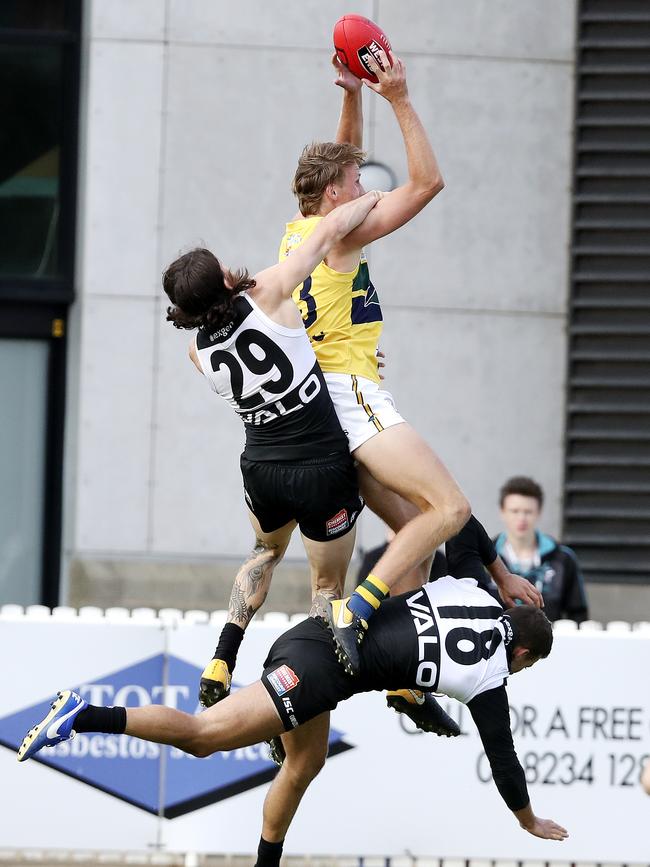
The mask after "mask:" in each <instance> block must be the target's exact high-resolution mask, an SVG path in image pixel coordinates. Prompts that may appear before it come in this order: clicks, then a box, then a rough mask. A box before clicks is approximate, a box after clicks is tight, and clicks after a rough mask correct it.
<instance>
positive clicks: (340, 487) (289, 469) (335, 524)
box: [240, 452, 364, 542]
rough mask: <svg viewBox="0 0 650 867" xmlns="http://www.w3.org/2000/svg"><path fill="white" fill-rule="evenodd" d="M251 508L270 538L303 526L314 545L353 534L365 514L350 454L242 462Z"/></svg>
mask: <svg viewBox="0 0 650 867" xmlns="http://www.w3.org/2000/svg"><path fill="white" fill-rule="evenodd" d="M240 464H241V473H242V478H243V480H244V496H245V498H246V503H247V505H248V507H249V509H250V510H251V512H252V513H253V514H254V515H255V517H256V518H257V520H258V521H259V522H260V527H261V528H262V530H264V532H265V533H272V532H273V531H274V530H279V529H280V527H284V525H285V524H288V523H289V521H292V520H295V521H297V522H298V526H299V527H300V531H301V533H303V535H305V536H306V537H307V538H308V539H311V540H312V541H314V542H329V541H330V540H331V539H338V538H339V537H340V536H344V535H345V534H346V533H348V532H349V531H350V530H351V529H352V527H354V525H355V523H356V520H357V518H358V517H359V515H360V514H361V510H362V509H363V506H364V503H363V499H362V498H361V496H360V495H359V485H358V482H357V471H356V467H355V465H354V461H353V460H352V457H351V456H350V454H349V453H347V452H345V453H343V452H337V453H336V454H333V455H327V456H326V457H320V458H311V459H309V460H305V461H286V462H285V461H274V462H271V461H251V460H249V459H248V458H247V457H246V456H245V455H242V456H241V461H240Z"/></svg>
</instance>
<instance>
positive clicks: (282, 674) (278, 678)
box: [267, 665, 300, 712]
mask: <svg viewBox="0 0 650 867" xmlns="http://www.w3.org/2000/svg"><path fill="white" fill-rule="evenodd" d="M267 677H268V679H269V683H270V684H271V686H272V687H273V689H274V690H275V691H276V693H277V694H278V695H284V694H285V692H289V690H291V689H293V688H294V686H297V685H298V684H299V683H300V678H299V677H298V676H297V674H296V672H295V671H293V669H291V668H289V666H288V665H281V666H280V668H276V669H275V671H270V672H269V673H268V675H267ZM282 701H283V702H284V705H285V707H287V709H288V710H291V712H293V707H292V706H291V700H290V699H288V698H284V699H282ZM287 702H288V705H287Z"/></svg>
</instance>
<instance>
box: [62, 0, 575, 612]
mask: <svg viewBox="0 0 650 867" xmlns="http://www.w3.org/2000/svg"><path fill="white" fill-rule="evenodd" d="M280 8H281V12H280V11H279V10H280ZM406 11H408V14H405V12H406ZM346 12H358V13H360V14H363V15H367V16H368V17H372V18H374V19H375V20H376V21H378V23H379V24H380V25H382V26H383V27H384V29H385V30H386V32H387V33H388V35H389V38H390V39H391V41H392V44H393V47H394V50H395V52H396V53H397V54H398V55H400V56H402V57H403V58H404V60H405V61H406V64H407V68H408V76H409V87H410V92H411V96H412V99H413V102H414V104H415V105H416V107H417V108H418V110H419V112H420V114H421V116H422V119H423V121H424V123H425V125H426V128H427V130H428V131H429V132H430V135H431V139H432V141H433V143H434V147H435V149H436V152H437V154H438V157H439V161H440V164H441V167H442V170H443V174H444V176H445V179H446V182H447V188H446V189H445V190H444V191H443V193H442V194H441V195H440V196H439V197H438V198H437V199H436V200H435V201H434V202H433V203H432V204H431V205H430V206H429V208H428V209H427V210H426V211H425V212H423V213H422V214H421V215H420V216H419V217H418V218H417V219H416V220H415V221H413V223H412V224H410V225H409V226H408V227H406V228H404V229H403V230H401V231H400V232H398V233H396V234H395V235H394V236H393V237H391V238H388V239H384V240H382V241H380V242H379V243H377V244H375V245H374V247H373V248H372V249H371V251H370V259H371V269H372V273H373V278H374V282H375V284H376V286H377V288H378V290H379V293H380V297H381V300H382V304H383V307H384V312H385V318H386V330H385V339H384V341H383V348H384V350H385V351H386V353H387V355H388V374H387V380H386V385H387V387H388V388H389V389H390V390H391V391H392V392H393V394H394V396H395V398H396V400H397V402H398V406H399V407H400V409H401V411H402V413H403V414H404V415H405V417H406V418H407V419H408V420H409V421H411V422H412V423H413V424H414V425H415V427H416V428H417V429H418V430H419V431H420V432H421V433H422V434H423V435H424V436H425V437H426V439H427V440H428V441H429V442H430V443H431V444H432V445H433V446H434V448H435V449H436V450H437V451H438V452H439V453H440V454H441V456H442V457H443V458H444V460H445V461H446V462H447V463H448V465H449V467H450V468H451V470H452V471H453V472H454V473H455V475H456V476H457V477H458V479H459V481H460V482H461V483H462V485H463V487H464V489H465V490H466V492H467V494H468V496H469V497H470V499H471V501H472V503H473V505H474V508H475V511H476V513H477V514H478V515H479V516H481V517H482V518H483V520H484V521H485V523H486V524H487V526H488V528H489V529H490V530H494V531H496V530H497V529H498V523H497V511H496V503H495V499H496V491H497V489H498V486H499V485H500V483H501V482H502V481H503V479H504V478H505V477H507V476H508V475H511V474H513V473H530V474H533V475H534V476H535V477H536V478H537V479H538V480H539V481H540V482H541V483H542V485H543V486H544V488H545V489H546V493H547V501H548V505H547V508H546V516H545V523H544V527H545V529H547V530H548V531H550V532H557V531H558V530H559V522H560V487H561V474H562V461H563V420H564V416H563V412H564V376H565V349H566V340H565V317H566V308H567V299H566V296H567V285H568V284H567V268H568V251H567V246H568V238H569V217H570V199H569V188H570V167H571V125H572V99H573V92H572V88H573V84H572V75H573V45H574V15H575V8H574V2H573V0H545V2H544V3H543V4H541V3H539V2H538V0H411V2H409V4H408V5H405V4H403V3H401V2H399V0H378V2H345V3H343V2H339V0H336V2H329V3H327V4H323V3H319V2H317V0H308V2H306V0H285V2H283V3H282V5H281V7H280V6H278V5H276V4H269V3H265V2H262V0H249V2H243V3H226V2H224V0H168V2H167V3H161V2H159V0H111V2H110V3H108V2H103V0H94V2H89V3H88V6H87V15H86V30H87V40H86V49H87V51H86V72H85V81H84V121H83V127H84V128H83V148H82V155H81V169H82V185H81V195H80V235H79V238H80V243H79V267H78V287H77V288H78V297H79V300H78V302H77V305H76V309H75V310H74V311H73V316H72V320H71V328H72V343H73V346H72V358H73V360H74V362H73V364H72V365H71V373H70V376H71V381H70V395H71V399H70V404H69V413H68V431H67V436H68V449H67V459H66V482H67V488H66V515H65V522H66V569H65V575H64V586H65V587H66V588H67V589H66V590H65V591H64V592H65V593H68V592H69V593H71V594H72V595H73V596H75V594H77V593H78V590H79V585H78V584H77V586H76V589H75V587H74V586H72V587H71V586H70V585H69V583H68V581H69V577H68V576H69V567H70V564H71V563H72V564H74V569H73V572H74V575H76V576H78V575H82V576H84V575H85V576H86V578H87V577H88V575H89V574H91V573H92V574H94V575H95V576H97V575H102V574H105V573H104V572H102V570H103V569H104V568H107V569H109V571H110V570H115V569H117V570H118V571H119V569H120V563H123V562H124V563H126V561H128V564H129V565H128V573H129V575H131V576H132V580H133V581H135V582H137V581H138V569H137V564H138V563H140V564H141V566H142V569H141V574H142V577H143V580H149V577H147V576H151V575H152V569H154V573H153V574H155V564H156V563H157V562H162V563H179V564H187V563H190V562H191V563H203V564H204V565H207V564H210V563H213V562H215V561H217V560H220V561H227V560H228V559H229V558H234V559H236V558H239V557H240V556H241V555H242V554H244V553H245V552H246V551H247V550H248V547H249V544H250V538H249V537H250V532H249V529H248V525H247V520H246V517H245V511H244V508H243V501H242V496H241V493H240V482H239V475H238V455H239V452H240V450H241V444H242V441H243V435H242V430H241V429H240V425H239V422H238V421H237V419H236V418H235V417H234V415H233V414H232V413H231V412H230V411H229V410H228V408H227V407H226V405H225V404H222V403H221V402H220V401H219V400H218V399H216V398H215V397H214V395H213V394H212V393H211V392H210V391H209V389H208V388H207V386H206V385H205V383H204V382H203V381H202V380H201V377H200V376H198V375H197V374H196V372H195V371H194V369H193V368H192V367H191V365H190V363H189V362H188V360H187V358H186V345H187V343H188V335H187V334H185V333H179V332H177V331H175V330H174V329H173V328H172V327H171V325H169V324H168V323H166V322H165V321H164V307H165V299H164V297H163V295H162V292H161V289H160V274H161V272H162V270H163V268H164V266H165V265H166V264H168V263H169V261H171V260H172V259H173V258H174V257H175V256H176V255H177V254H178V253H179V251H182V250H183V249H186V248H187V247H189V246H193V245H196V244H198V243H204V244H206V245H207V246H209V247H211V248H212V249H214V250H215V251H216V252H217V254H218V255H220V256H221V257H222V258H223V259H224V260H225V261H226V262H227V263H229V264H232V265H238V264H242V263H244V264H246V265H247V266H248V267H249V268H251V269H252V270H253V271H255V270H256V269H259V268H260V267H263V266H265V265H267V264H270V263H271V262H272V261H273V260H274V257H275V255H276V250H277V245H278V242H279V238H280V236H281V234H282V230H283V225H284V221H285V220H286V219H289V218H290V217H291V215H292V214H293V213H294V211H295V206H294V203H293V200H292V197H291V194H290V188H289V187H290V179H291V176H292V174H293V169H294V166H295V162H296V159H297V156H298V154H299V152H300V150H301V148H302V146H303V145H304V144H305V143H306V142H307V141H309V140H311V139H318V138H320V139H327V138H332V137H333V135H334V131H335V127H336V120H337V116H338V110H339V104H340V92H339V90H338V89H337V88H335V87H334V86H333V85H332V79H333V74H332V70H331V67H330V66H329V56H330V52H331V47H330V46H331V36H330V34H331V30H332V26H333V24H334V21H335V20H336V18H337V17H338V16H339V15H341V14H344V13H346ZM364 99H365V136H366V141H367V144H368V149H369V152H370V156H371V158H373V159H377V160H380V161H382V162H384V163H386V164H388V165H389V166H391V167H392V168H393V169H394V170H395V172H396V173H397V176H398V180H400V181H401V180H403V179H404V178H405V164H404V158H403V154H402V146H401V139H400V135H399V132H398V129H397V125H396V122H395V120H394V117H393V116H392V112H391V111H390V108H389V106H388V105H387V104H386V103H385V102H384V101H383V100H381V99H379V98H378V97H376V96H375V95H374V94H371V93H369V92H366V94H365V96H364ZM381 535H382V530H381V528H380V527H379V526H378V523H377V522H376V521H374V520H373V519H372V518H370V517H364V519H363V521H362V523H361V526H360V529H359V534H358V536H359V543H360V544H361V545H362V546H363V547H369V546H370V545H372V544H374V543H375V542H376V541H379V539H380V538H381ZM289 554H290V557H294V558H298V560H300V558H301V557H302V552H301V547H300V544H299V541H294V542H293V543H292V547H291V548H290V552H289ZM152 564H153V565H152ZM125 568H126V567H125ZM93 570H94V571H93ZM162 572H163V570H162V569H161V575H162ZM181 572H182V569H181V568H180V567H179V581H180V582H182V581H183V580H186V581H189V580H190V579H183V578H182V577H181ZM76 580H77V579H75V581H76ZM83 580H85V579H83ZM97 580H100V581H101V579H97ZM73 583H74V582H73ZM163 583H164V582H163ZM91 585H92V582H91ZM116 592H117V591H116ZM91 596H92V594H91ZM75 598H77V597H76V596H75ZM84 601H91V600H90V599H87V600H84ZM116 601H119V600H116ZM226 602H227V597H226V598H224V600H223V604H224V605H225V604H226ZM162 604H164V601H163V602H162ZM188 607H189V606H188ZM216 607H220V606H219V605H217V606H216Z"/></svg>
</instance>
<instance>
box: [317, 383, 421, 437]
mask: <svg viewBox="0 0 650 867" xmlns="http://www.w3.org/2000/svg"><path fill="white" fill-rule="evenodd" d="M323 376H324V377H325V382H326V383H327V388H328V390H329V393H330V395H331V397H332V401H333V403H334V409H335V410H336V414H337V416H338V418H339V422H340V423H341V427H342V428H343V432H344V433H345V435H346V436H347V438H348V444H349V446H350V451H351V452H354V450H355V449H358V448H359V446H360V445H362V444H363V443H365V442H366V440H369V439H370V438H371V437H374V436H375V435H376V434H378V433H381V431H383V430H386V428H388V427H392V426H393V425H394V424H401V423H402V422H403V421H404V419H403V418H402V416H401V415H400V414H399V413H398V412H397V409H396V408H395V402H394V400H393V398H392V396H391V395H390V394H389V393H388V392H387V391H384V390H383V389H382V388H381V387H380V386H379V384H378V383H376V382H373V381H372V380H371V379H366V378H365V377H363V376H353V375H351V374H349V373H323Z"/></svg>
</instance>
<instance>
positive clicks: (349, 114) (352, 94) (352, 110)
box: [332, 53, 363, 148]
mask: <svg viewBox="0 0 650 867" xmlns="http://www.w3.org/2000/svg"><path fill="white" fill-rule="evenodd" d="M332 66H333V67H334V69H336V72H337V77H336V80H335V82H334V84H336V85H338V87H341V88H343V91H344V93H343V104H342V105H341V114H340V117H339V125H338V127H337V129H336V138H335V141H337V142H347V143H348V144H353V145H356V146H357V147H358V148H360V147H363V106H362V102H361V79H360V78H357V77H356V75H354V74H353V73H352V72H350V70H349V69H348V68H347V66H345V65H344V64H343V63H341V61H340V60H339V59H338V57H337V56H336V53H334V55H333V56H332Z"/></svg>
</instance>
